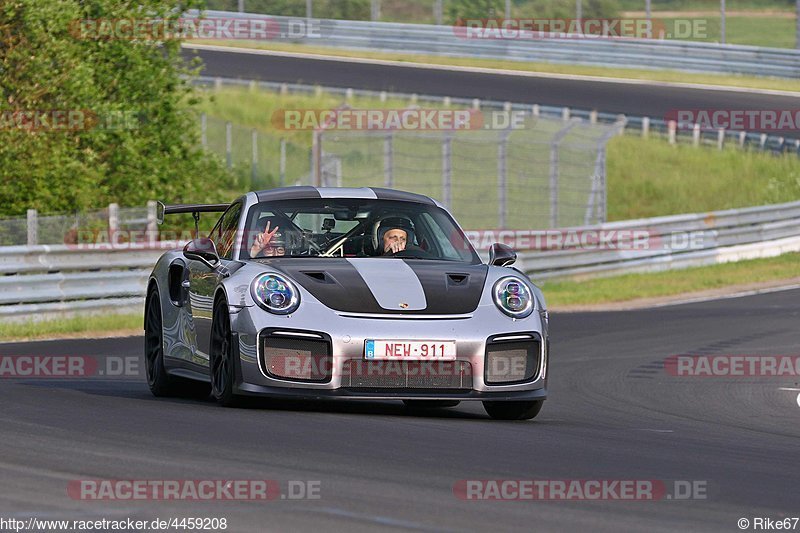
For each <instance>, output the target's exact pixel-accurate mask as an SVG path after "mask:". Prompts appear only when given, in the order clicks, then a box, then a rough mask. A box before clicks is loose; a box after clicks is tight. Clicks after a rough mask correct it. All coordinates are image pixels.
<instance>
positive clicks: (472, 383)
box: [231, 304, 549, 401]
mask: <svg viewBox="0 0 800 533" xmlns="http://www.w3.org/2000/svg"><path fill="white" fill-rule="evenodd" d="M305 311H306V312H305V313H302V314H301V313H296V314H294V315H290V316H276V315H271V314H269V313H267V312H265V311H263V310H261V309H260V308H257V307H255V308H253V307H251V308H246V309H242V310H241V311H240V312H238V313H235V314H233V315H232V316H231V318H232V324H231V325H232V329H233V331H235V332H236V336H237V337H238V342H234V346H236V347H237V348H238V351H239V354H238V357H236V361H237V363H238V364H237V365H236V366H237V369H236V370H237V385H238V386H237V389H238V390H237V392H238V393H239V394H243V395H266V396H273V397H285V398H298V399H299V398H303V399H322V398H351V399H365V400H400V399H420V400H436V399H450V400H479V401H487V400H488V401H493V400H496V401H531V400H542V399H545V398H546V396H547V388H546V387H547V370H548V362H549V361H548V359H549V354H548V348H547V324H546V322H543V321H542V319H541V317H540V316H539V314H538V313H533V314H532V315H531V316H530V317H528V318H526V319H524V320H514V319H512V318H509V317H506V316H505V315H502V314H501V313H499V312H498V311H497V309H496V308H495V307H494V305H493V304H492V305H491V307H487V306H479V307H478V309H476V311H475V312H474V313H471V314H470V315H468V316H467V315H464V316H460V317H459V318H444V319H427V318H419V317H415V318H397V317H385V318H374V317H371V318H365V317H353V316H342V315H341V314H337V313H334V312H332V311H330V310H329V309H327V308H324V311H325V313H324V317H322V316H319V313H317V314H316V316H315V313H312V312H309V309H308V308H306V310H305ZM318 311H319V312H322V310H318ZM265 330H268V331H275V330H278V331H281V330H282V331H284V332H286V333H292V332H294V333H301V334H302V333H304V332H305V333H310V334H321V335H323V336H324V337H325V339H326V340H327V341H328V342H329V343H330V353H331V359H330V361H329V365H330V373H329V376H328V377H326V379H325V380H324V381H320V380H318V381H316V382H315V381H301V380H294V379H283V378H280V377H277V376H274V375H271V374H269V373H268V371H267V370H266V369H265V365H264V360H263V359H262V351H261V349H262V348H261V346H262V343H261V342H260V340H259V334H260V333H261V332H262V331H265ZM498 335H500V336H512V337H513V336H519V335H523V336H524V335H528V336H530V337H536V338H538V339H539V345H540V353H539V360H538V369H537V371H536V373H535V375H534V376H533V377H532V378H531V379H529V380H527V381H524V382H517V383H508V384H496V383H492V384H490V383H487V380H486V348H487V341H489V340H490V339H492V338H495V337H497V336H498ZM367 339H403V340H443V341H444V340H455V341H456V362H457V363H462V362H463V363H466V364H464V365H462V368H467V367H468V369H469V374H470V375H469V380H468V381H467V380H464V379H463V378H462V380H461V381H460V382H459V384H460V386H456V387H453V386H451V385H452V382H448V381H447V380H439V381H437V380H436V379H434V380H433V381H432V382H431V383H433V385H432V386H426V383H428V382H417V383H415V384H414V386H410V387H406V386H403V384H402V383H397V382H395V383H392V384H391V385H388V386H363V385H364V383H370V382H369V381H368V380H367V381H364V380H355V381H354V380H353V379H352V378H351V376H352V374H351V373H350V371H349V368H350V365H351V364H353V363H354V362H356V361H363V358H364V345H365V341H366V340H367ZM393 363H394V362H393ZM389 381H391V379H390V380H389Z"/></svg>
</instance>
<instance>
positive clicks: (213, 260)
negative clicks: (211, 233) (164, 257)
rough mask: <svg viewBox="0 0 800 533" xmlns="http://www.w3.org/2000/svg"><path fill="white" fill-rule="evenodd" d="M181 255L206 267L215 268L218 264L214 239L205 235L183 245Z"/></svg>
mask: <svg viewBox="0 0 800 533" xmlns="http://www.w3.org/2000/svg"><path fill="white" fill-rule="evenodd" d="M183 256H184V257H185V258H186V259H190V260H192V261H200V262H201V263H203V264H204V265H206V266H207V267H208V268H211V269H216V267H217V265H219V254H218V253H217V247H216V245H215V244H214V241H212V240H211V239H209V238H207V237H201V238H199V239H194V240H192V241H189V242H188V243H186V246H184V247H183Z"/></svg>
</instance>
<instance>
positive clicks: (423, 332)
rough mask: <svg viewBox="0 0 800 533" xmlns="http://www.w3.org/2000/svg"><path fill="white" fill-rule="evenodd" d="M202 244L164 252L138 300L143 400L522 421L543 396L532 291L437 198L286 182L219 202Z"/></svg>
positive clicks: (541, 333)
mask: <svg viewBox="0 0 800 533" xmlns="http://www.w3.org/2000/svg"><path fill="white" fill-rule="evenodd" d="M159 207H160V213H159V220H160V221H163V217H164V215H165V214H167V215H168V214H171V213H192V214H193V216H194V219H195V222H197V220H198V219H199V217H200V213H202V212H222V216H221V217H220V218H219V221H218V222H217V224H216V226H215V227H214V229H213V230H212V231H211V233H210V235H209V237H207V238H197V239H195V240H193V241H191V242H189V243H188V244H187V245H186V246H185V247H184V248H183V250H174V251H170V252H167V253H165V254H164V255H163V256H162V257H161V258H160V259H159V261H158V263H157V264H156V266H155V268H154V269H153V272H152V274H151V275H150V279H149V284H148V289H147V299H146V303H145V316H144V329H145V358H146V369H147V380H148V384H149V386H150V390H151V391H152V392H153V394H155V395H156V396H165V395H175V394H182V393H185V392H186V391H187V390H190V389H197V388H200V389H201V390H202V389H203V388H205V390H206V391H208V389H209V385H210V391H211V394H212V395H213V397H214V398H215V399H216V400H217V401H218V402H219V403H220V404H222V405H225V406H232V405H236V404H237V403H238V402H239V401H240V400H241V399H242V397H244V396H253V395H261V396H270V397H283V398H306V399H320V398H352V399H368V400H402V401H404V402H406V404H407V405H409V406H411V407H451V406H455V405H457V404H458V403H459V402H460V401H464V400H480V401H482V402H483V406H484V408H485V409H486V412H487V413H488V414H489V415H490V416H491V417H493V418H498V419H512V420H521V419H530V418H533V417H535V416H536V415H537V414H538V413H539V410H540V409H541V407H542V403H543V401H544V399H545V398H546V396H547V363H548V352H549V346H548V344H549V343H548V334H547V329H548V316H547V311H546V307H545V302H544V298H543V296H542V292H541V291H540V290H539V289H538V288H537V287H536V286H535V285H533V283H531V281H530V280H529V279H528V278H527V276H525V274H523V273H522V272H520V271H519V270H516V269H514V268H513V267H510V265H511V264H512V263H513V262H514V260H515V259H516V254H515V253H514V252H513V251H512V250H511V249H510V248H508V247H506V246H504V245H502V244H495V245H493V246H492V249H491V250H490V254H489V264H488V265H487V264H484V263H483V262H482V261H481V258H480V257H479V256H478V254H477V253H476V252H475V250H474V248H473V247H472V246H471V244H470V243H469V241H468V240H467V238H466V237H465V235H464V232H463V231H462V230H461V228H460V227H459V226H458V224H457V223H456V222H455V221H454V220H453V218H452V217H451V216H450V214H449V213H448V212H447V210H446V209H445V208H444V207H443V206H442V205H441V204H439V203H438V202H437V201H435V200H433V199H431V198H428V197H427V196H421V195H418V194H412V193H407V192H400V191H395V190H390V189H380V188H360V189H358V188H315V187H300V186H298V187H287V188H280V189H272V190H267V191H259V192H250V193H247V194H246V195H244V196H242V197H241V198H239V199H237V200H235V201H234V202H232V203H231V204H221V205H176V206H164V205H163V204H160V206H159Z"/></svg>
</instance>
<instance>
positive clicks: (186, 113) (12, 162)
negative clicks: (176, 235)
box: [0, 0, 225, 215]
mask: <svg viewBox="0 0 800 533" xmlns="http://www.w3.org/2000/svg"><path fill="white" fill-rule="evenodd" d="M176 6H177V4H176V3H173V2H168V1H163V0H144V1H140V2H135V3H133V2H127V1H124V0H59V1H57V2H56V1H53V0H5V1H4V2H2V3H0V215H19V214H23V213H24V212H25V210H26V209H27V208H31V207H32V208H36V209H39V210H40V211H42V212H63V211H73V210H85V209H88V208H90V207H93V206H97V205H106V204H108V203H110V202H118V203H120V204H121V205H143V204H144V203H145V202H146V201H147V200H149V199H153V198H163V199H167V200H169V201H171V202H175V201H200V200H210V199H214V198H215V196H216V195H217V194H218V193H219V187H218V185H217V184H218V183H219V182H220V180H221V179H222V178H224V176H225V171H224V169H222V168H221V167H220V165H218V164H217V163H216V162H215V161H214V160H213V159H211V158H209V157H207V156H206V155H205V154H204V153H203V152H202V151H201V149H200V148H199V145H200V143H199V141H198V132H197V128H196V125H195V119H194V118H193V115H192V111H191V107H192V105H193V104H194V101H193V99H192V97H191V94H192V90H193V89H192V87H191V85H190V84H189V82H188V81H186V80H185V79H183V78H182V76H188V75H191V74H193V73H194V71H193V69H192V68H190V67H189V66H187V65H185V64H184V62H183V60H182V59H181V56H180V43H179V40H178V39H177V38H169V39H166V40H164V41H163V42H161V43H158V42H156V41H154V40H139V41H133V40H121V39H108V38H106V39H92V38H86V37H81V36H80V35H75V34H74V33H75V26H74V23H75V21H80V20H87V19H134V18H143V17H145V16H146V17H147V18H155V17H158V18H165V19H167V18H175V17H177V16H178V14H177V12H176V11H173V10H174V9H175V8H176ZM187 7H194V6H191V5H190V6H187ZM71 30H72V31H71ZM54 112H59V113H60V112H72V113H77V114H79V115H80V114H82V115H81V116H82V117H83V118H84V119H86V120H85V124H87V125H89V124H91V123H92V122H93V121H92V120H91V117H97V120H99V121H100V123H99V124H97V125H95V126H94V127H81V126H80V125H79V124H80V121H78V122H76V124H78V126H77V128H76V129H73V128H71V127H67V128H66V129H58V130H56V129H53V128H47V127H45V128H27V127H20V122H19V120H20V117H26V120H27V119H29V118H30V117H31V113H42V114H44V115H45V116H46V117H50V116H53V115H54V114H55V113H54ZM109 120H113V123H110V122H107V121H109Z"/></svg>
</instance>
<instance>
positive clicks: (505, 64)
mask: <svg viewBox="0 0 800 533" xmlns="http://www.w3.org/2000/svg"><path fill="white" fill-rule="evenodd" d="M193 42H196V43H198V44H211V45H215V46H233V47H239V48H253V49H261V50H275V51H284V52H296V53H310V54H324V55H330V56H338V57H356V58H366V59H385V60H392V61H406V62H415V63H429V64H432V65H454V66H462V67H479V68H489V69H507V70H519V71H522V72H540V73H548V74H567V75H580V76H598V77H605V78H626V79H633V80H651V81H663V82H673V83H699V84H709V85H721V86H728V87H746V88H753V89H769V90H777V91H793V92H800V80H796V79H784V78H768V77H757V76H739V75H734V74H704V73H689V72H679V71H673V70H647V69H628V68H609V67H593V66H581V65H560V64H556V63H533V62H523V61H511V60H507V61H502V60H496V59H475V58H463V57H443V56H435V55H424V54H409V53H394V52H371V51H366V50H343V49H339V48H325V47H321V46H308V45H300V44H287V43H260V42H248V41H207V42H203V41H193Z"/></svg>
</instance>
